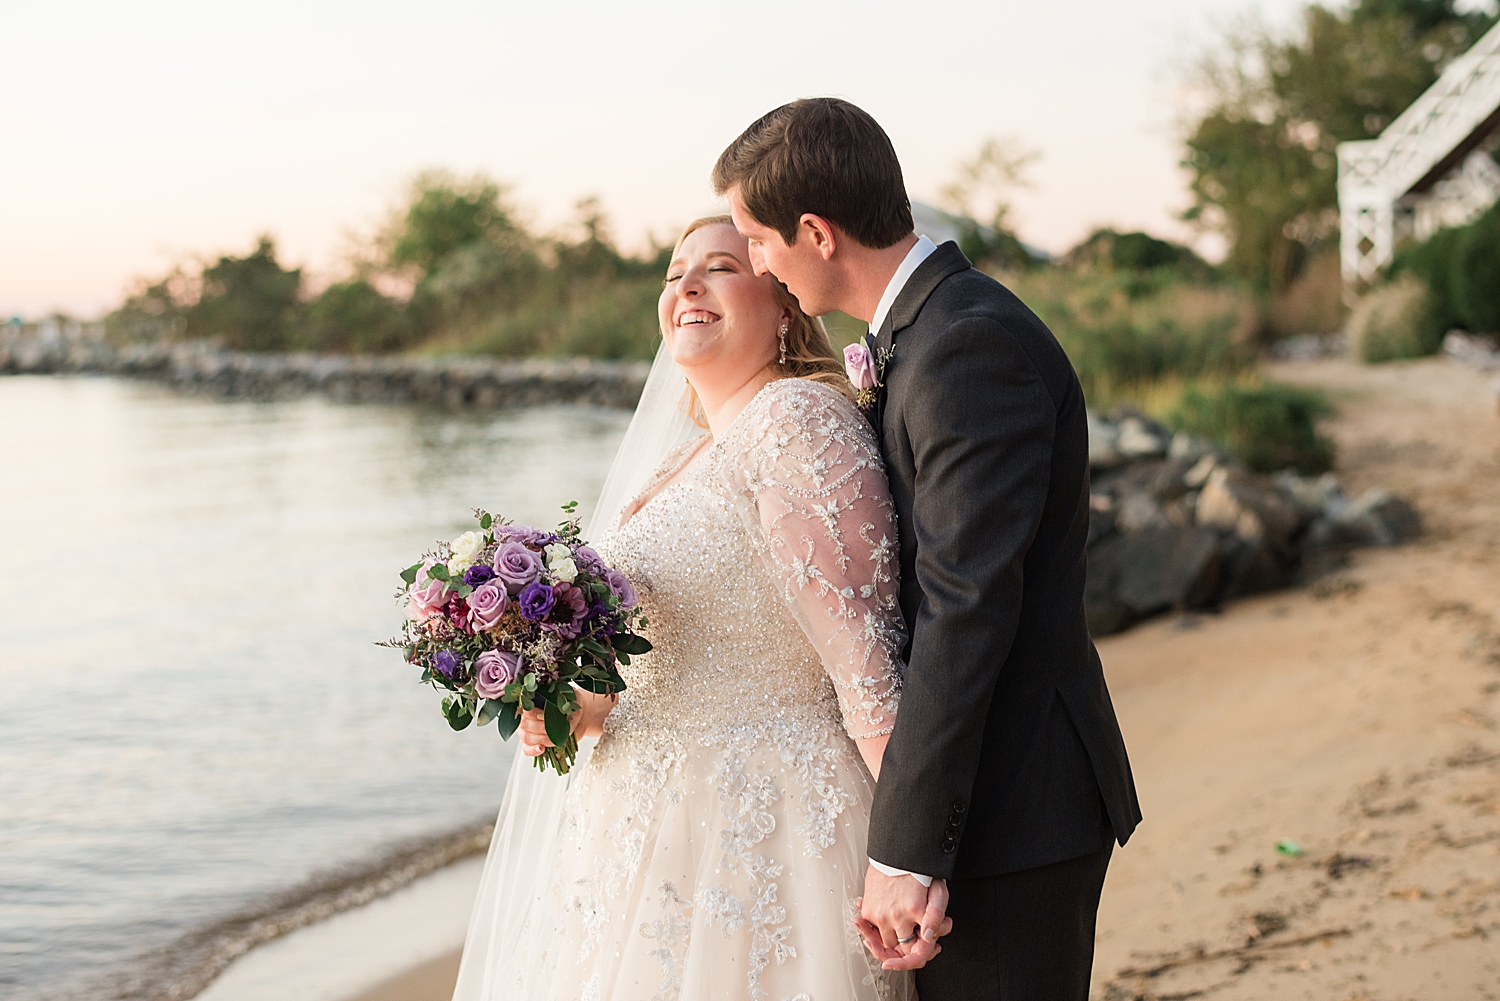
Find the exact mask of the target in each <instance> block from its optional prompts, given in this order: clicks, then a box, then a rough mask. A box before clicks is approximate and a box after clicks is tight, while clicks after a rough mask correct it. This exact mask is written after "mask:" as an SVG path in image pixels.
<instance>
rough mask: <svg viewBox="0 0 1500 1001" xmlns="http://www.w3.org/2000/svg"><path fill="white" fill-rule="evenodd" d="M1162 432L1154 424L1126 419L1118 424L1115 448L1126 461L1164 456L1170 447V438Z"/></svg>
mask: <svg viewBox="0 0 1500 1001" xmlns="http://www.w3.org/2000/svg"><path fill="white" fill-rule="evenodd" d="M1164 430H1165V429H1163V428H1161V426H1160V425H1156V424H1155V423H1154V422H1149V423H1148V422H1147V421H1145V420H1142V419H1141V418H1139V417H1127V418H1125V419H1124V420H1123V421H1121V422H1120V435H1119V438H1118V439H1116V441H1115V448H1116V449H1117V450H1118V451H1119V453H1120V454H1121V455H1123V456H1125V457H1126V458H1127V459H1144V458H1154V457H1157V456H1163V455H1166V454H1167V449H1168V448H1169V447H1170V445H1171V438H1170V437H1169V436H1167V435H1165V434H1163V433H1161V432H1162V431H1164Z"/></svg>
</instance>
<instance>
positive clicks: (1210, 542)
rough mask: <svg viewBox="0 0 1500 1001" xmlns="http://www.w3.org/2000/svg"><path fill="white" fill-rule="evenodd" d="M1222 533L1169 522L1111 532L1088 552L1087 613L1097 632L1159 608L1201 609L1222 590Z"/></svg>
mask: <svg viewBox="0 0 1500 1001" xmlns="http://www.w3.org/2000/svg"><path fill="white" fill-rule="evenodd" d="M1220 565H1221V556H1220V551H1219V538H1218V535H1217V534H1216V533H1214V532H1212V531H1210V530H1208V529H1204V528H1197V527H1193V526H1179V525H1168V526H1163V527H1158V528H1147V529H1144V530H1142V531H1139V532H1131V533H1128V534H1122V535H1111V536H1109V537H1108V538H1106V539H1104V540H1103V541H1101V542H1100V543H1099V544H1098V545H1096V546H1094V547H1093V548H1092V549H1091V550H1089V563H1088V583H1087V586H1086V588H1085V590H1084V599H1083V600H1084V611H1085V613H1086V614H1087V616H1088V623H1089V631H1090V632H1092V633H1093V634H1094V635H1096V636H1105V635H1108V634H1109V633H1114V632H1119V631H1120V630H1121V629H1124V628H1125V627H1126V626H1128V625H1130V624H1131V623H1132V622H1137V621H1139V620H1141V619H1144V618H1147V617H1148V616H1151V615H1155V614H1156V613H1158V612H1164V611H1167V610H1168V609H1172V608H1202V607H1205V606H1207V605H1209V604H1211V603H1212V602H1213V601H1214V599H1215V597H1216V595H1217V593H1218V591H1219V574H1220Z"/></svg>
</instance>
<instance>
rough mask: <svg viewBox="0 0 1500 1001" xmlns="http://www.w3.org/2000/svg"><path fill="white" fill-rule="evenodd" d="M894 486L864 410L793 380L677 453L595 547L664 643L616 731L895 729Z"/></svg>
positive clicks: (619, 714)
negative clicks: (802, 725) (631, 590)
mask: <svg viewBox="0 0 1500 1001" xmlns="http://www.w3.org/2000/svg"><path fill="white" fill-rule="evenodd" d="M704 449H706V451H703V450H704ZM700 452H701V453H702V454H700ZM693 460H696V461H693ZM690 461H692V465H691V467H690V468H689V469H687V471H686V472H685V473H683V475H682V476H681V477H679V478H678V479H676V480H675V481H673V482H671V483H670V484H669V485H668V486H667V487H666V488H665V489H662V490H660V491H659V492H655V493H654V495H653V491H656V489H657V486H658V485H659V484H660V483H662V482H664V481H666V480H668V479H670V478H671V477H672V476H673V475H674V474H675V473H676V472H677V471H678V470H679V469H681V468H682V466H683V465H684V464H686V463H688V462H690ZM883 475H884V474H883V471H882V467H881V464H880V457H879V451H878V449H877V447H876V444H875V441H874V437H873V434H872V433H871V431H870V429H869V427H868V426H867V425H866V424H865V422H864V420H863V419H862V418H861V417H860V415H859V413H858V411H856V410H855V409H854V406H853V405H852V404H851V403H849V401H848V400H846V399H845V398H844V397H843V396H842V395H840V394H839V393H837V392H835V391H834V390H832V389H829V388H828V387H825V386H821V385H818V384H815V383H812V382H808V381H806V380H800V379H787V380H781V381H778V382H773V383H771V384H769V385H768V386H766V387H765V388H764V389H762V390H761V392H760V393H759V394H758V395H757V396H756V397H755V399H754V400H753V401H751V403H750V404H748V405H747V406H746V408H745V410H744V411H742V412H741V414H740V415H739V416H738V417H737V418H736V419H735V421H734V422H733V424H732V425H731V426H730V428H729V429H728V430H727V431H726V433H725V434H724V436H723V438H722V439H721V440H719V441H715V442H712V443H707V444H706V443H704V442H702V441H699V442H694V443H690V444H689V445H688V446H685V447H684V448H682V449H679V450H678V452H677V453H675V454H674V455H673V456H671V457H669V459H668V461H667V463H666V464H665V465H664V466H663V467H662V469H661V470H660V471H658V473H657V475H656V476H655V477H654V478H653V480H652V483H651V484H650V485H648V487H647V489H646V493H645V494H644V495H643V496H645V497H646V502H645V503H644V505H641V506H638V509H637V510H636V513H635V514H634V516H633V517H630V518H629V519H628V520H627V521H626V522H625V524H624V525H623V527H621V528H619V529H617V530H616V531H614V532H612V533H609V534H607V535H606V536H605V537H604V538H603V539H601V540H600V547H599V548H600V550H601V553H602V555H603V556H604V558H605V559H606V560H607V561H608V562H609V563H610V565H611V566H613V567H615V568H616V569H619V570H621V571H623V572H624V573H625V574H626V575H627V576H629V577H630V578H631V580H632V581H633V582H634V583H635V584H636V587H637V589H638V590H639V592H640V595H641V600H642V603H643V606H644V608H645V610H646V613H647V617H648V619H649V625H648V626H647V627H646V629H645V633H646V635H647V637H648V638H649V639H650V640H651V642H652V644H653V645H654V648H655V649H654V650H653V651H652V652H651V653H650V654H646V655H644V656H641V657H638V658H636V659H635V660H634V662H633V663H632V664H631V665H629V666H628V667H625V668H624V669H623V670H622V674H623V676H624V678H625V681H626V684H627V685H628V686H629V688H628V690H627V691H626V692H625V693H624V695H623V696H622V697H621V700H620V703H619V705H618V706H617V707H616V708H615V710H614V711H613V712H612V713H611V714H610V716H609V719H608V721H607V723H606V726H605V732H606V734H607V735H609V734H618V735H621V736H623V735H624V734H625V733H626V732H631V731H638V730H640V729H642V728H645V729H656V728H661V729H664V730H668V731H671V732H673V733H675V734H677V735H678V737H679V738H690V737H696V738H697V739H698V740H699V741H702V742H703V743H705V744H716V743H717V744H722V743H723V742H724V741H725V740H726V739H728V738H729V737H730V736H731V731H741V732H742V731H744V730H745V728H750V729H755V728H761V729H762V730H763V731H764V729H765V728H766V727H768V726H770V727H772V728H773V729H779V727H777V726H776V721H781V722H783V723H787V724H794V725H795V724H796V723H798V722H806V723H812V724H817V723H823V724H825V725H826V724H828V723H833V724H837V723H839V722H840V721H842V723H843V725H844V727H845V728H846V729H847V731H848V732H849V734H850V735H851V736H854V737H867V736H874V735H877V734H880V733H885V732H889V730H890V728H891V727H892V725H893V724H894V722H895V710H896V704H897V702H898V700H899V696H900V676H899V672H898V669H897V667H898V652H899V650H900V649H901V645H902V632H901V625H900V623H901V619H900V612H899V609H898V606H897V603H896V588H897V582H896V579H895V578H896V573H897V571H896V562H895V560H896V550H895V527H894V523H893V518H894V515H893V512H892V508H891V504H890V501H889V499H888V496H887V492H886V488H885V484H884V480H883ZM628 510H630V508H627V511H628ZM799 626H800V628H798V627H799Z"/></svg>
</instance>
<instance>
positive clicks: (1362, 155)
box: [1338, 25, 1500, 293]
mask: <svg viewBox="0 0 1500 1001" xmlns="http://www.w3.org/2000/svg"><path fill="white" fill-rule="evenodd" d="M1497 130H1500V25H1496V26H1495V27H1494V28H1492V29H1490V30H1489V31H1488V32H1486V33H1485V35H1484V37H1483V38H1481V39H1480V40H1479V41H1478V42H1476V43H1475V44H1474V47H1473V48H1471V49H1470V50H1469V51H1468V52H1465V53H1464V54H1463V55H1462V56H1460V57H1458V58H1457V59H1455V60H1454V61H1453V62H1452V63H1451V64H1449V66H1448V68H1447V69H1445V70H1444V71H1443V74H1442V76H1440V77H1439V78H1438V80H1437V82H1436V83H1434V84H1433V85H1432V86H1431V87H1429V88H1428V89H1427V92H1426V93H1425V94H1423V95H1422V96H1421V97H1419V98H1417V100H1416V101H1415V102H1414V103H1413V104H1412V106H1411V107H1409V108H1407V109H1406V111H1404V112H1403V113H1402V114H1401V116H1400V117H1399V118H1397V119H1396V120H1395V121H1394V122H1392V123H1391V124H1390V126H1389V127H1388V128H1387V129H1386V130H1385V131H1384V132H1382V133H1381V134H1380V137H1379V138H1377V139H1369V140H1365V141H1363V142H1347V143H1340V144H1339V148H1338V154H1339V223H1340V227H1341V233H1340V238H1339V251H1340V258H1341V261H1342V265H1343V275H1344V285H1345V287H1346V289H1348V290H1349V291H1350V292H1351V293H1352V292H1353V291H1355V290H1356V289H1358V288H1359V287H1360V286H1361V285H1366V284H1368V283H1369V282H1371V281H1373V280H1374V279H1375V277H1376V275H1378V274H1379V273H1380V270H1381V269H1382V268H1384V267H1385V266H1386V265H1388V264H1390V263H1391V257H1392V256H1393V255H1394V254H1395V250H1396V244H1397V242H1398V241H1399V240H1400V239H1402V238H1404V237H1406V236H1415V237H1416V238H1417V239H1419V240H1421V239H1426V238H1427V237H1429V236H1431V235H1432V234H1433V233H1435V232H1437V231H1438V230H1439V229H1442V228H1443V227H1445V226H1462V225H1464V224H1465V223H1468V222H1472V221H1473V220H1474V219H1476V218H1478V217H1479V216H1480V215H1482V214H1483V213H1484V211H1485V210H1486V209H1488V208H1489V207H1490V206H1491V205H1493V204H1494V203H1495V201H1496V200H1497V199H1500V167H1497V166H1496V165H1495V160H1494V158H1493V157H1492V156H1491V155H1490V154H1489V153H1488V152H1487V151H1486V150H1485V149H1484V148H1483V146H1484V145H1485V140H1486V139H1487V138H1489V137H1490V136H1491V135H1492V134H1494V133H1496V132H1497Z"/></svg>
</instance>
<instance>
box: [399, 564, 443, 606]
mask: <svg viewBox="0 0 1500 1001" xmlns="http://www.w3.org/2000/svg"><path fill="white" fill-rule="evenodd" d="M434 566H437V562H436V561H435V560H424V561H422V569H420V570H418V571H417V581H416V583H415V584H413V585H412V586H411V587H409V588H407V589H406V597H407V615H408V617H410V618H412V619H426V618H431V617H432V616H434V615H437V614H438V613H440V612H441V611H442V610H443V608H444V606H446V605H447V604H448V598H447V596H446V592H447V590H448V585H447V584H445V583H443V582H442V581H440V580H433V579H432V578H430V577H428V576H427V571H428V570H429V569H431V568H432V567H434Z"/></svg>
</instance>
